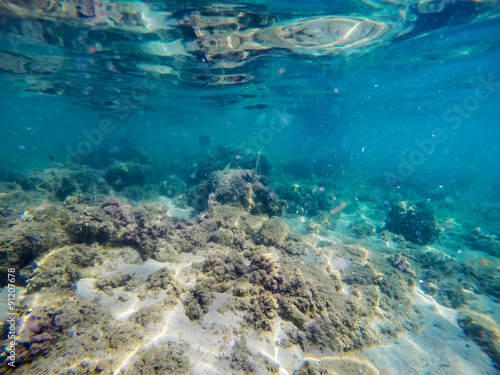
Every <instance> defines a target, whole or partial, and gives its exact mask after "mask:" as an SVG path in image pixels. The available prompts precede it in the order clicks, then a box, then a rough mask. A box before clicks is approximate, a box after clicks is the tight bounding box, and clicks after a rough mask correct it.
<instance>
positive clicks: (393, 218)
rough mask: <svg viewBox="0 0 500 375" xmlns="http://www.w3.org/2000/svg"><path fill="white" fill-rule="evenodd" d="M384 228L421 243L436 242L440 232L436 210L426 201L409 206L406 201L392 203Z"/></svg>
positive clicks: (408, 239)
mask: <svg viewBox="0 0 500 375" xmlns="http://www.w3.org/2000/svg"><path fill="white" fill-rule="evenodd" d="M384 229H386V230H388V231H391V232H393V233H396V234H401V235H403V236H404V237H405V239H406V240H407V241H411V242H413V243H416V244H419V245H426V244H429V243H432V242H434V241H435V240H436V239H437V238H438V236H439V233H440V231H439V228H438V225H437V222H436V218H435V217H434V211H433V210H432V208H431V207H430V206H429V205H428V204H427V203H425V202H418V203H416V204H415V205H413V206H409V207H407V205H406V203H404V202H400V203H398V204H393V205H391V207H390V208H389V212H388V213H387V218H386V221H385V226H384Z"/></svg>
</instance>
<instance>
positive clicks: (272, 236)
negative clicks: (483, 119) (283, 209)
mask: <svg viewBox="0 0 500 375" xmlns="http://www.w3.org/2000/svg"><path fill="white" fill-rule="evenodd" d="M288 233H290V228H289V227H288V225H287V224H286V223H285V222H284V221H283V220H282V219H280V218H279V217H276V216H275V217H272V218H270V219H267V220H266V221H264V223H263V224H262V226H261V227H260V229H259V231H258V232H257V234H256V235H255V242H256V243H257V244H262V245H266V246H276V245H279V244H280V243H281V242H283V240H284V239H285V238H286V236H287V235H288Z"/></svg>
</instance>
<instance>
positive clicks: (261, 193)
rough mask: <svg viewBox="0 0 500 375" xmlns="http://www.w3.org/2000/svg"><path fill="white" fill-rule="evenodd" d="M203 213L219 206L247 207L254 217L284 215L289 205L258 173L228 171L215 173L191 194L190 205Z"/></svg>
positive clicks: (239, 170)
mask: <svg viewBox="0 0 500 375" xmlns="http://www.w3.org/2000/svg"><path fill="white" fill-rule="evenodd" d="M188 203H189V204H190V205H191V206H193V207H195V208H196V209H197V210H199V211H203V210H206V209H207V208H210V207H213V206H214V205H217V204H227V205H231V206H234V207H243V208H244V209H245V210H246V211H248V212H250V213H252V214H267V215H269V216H281V215H283V213H284V212H285V206H286V202H285V201H283V200H281V199H279V198H278V196H277V195H276V194H275V193H274V191H273V190H272V189H271V188H270V187H269V181H268V180H267V179H266V178H264V177H262V176H261V175H259V174H258V173H257V172H256V171H255V170H247V169H225V170H222V171H216V172H213V173H212V174H211V175H210V178H209V179H207V180H206V181H204V182H203V183H201V184H200V185H199V186H198V187H197V188H196V189H195V190H194V191H192V192H191V194H190V200H189V202H188Z"/></svg>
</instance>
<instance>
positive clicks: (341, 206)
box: [330, 202, 347, 215]
mask: <svg viewBox="0 0 500 375" xmlns="http://www.w3.org/2000/svg"><path fill="white" fill-rule="evenodd" d="M345 206H347V203H345V202H342V203H340V204H339V205H338V206H337V207H335V208H333V209H332V210H331V211H330V215H334V214H336V213H337V212H339V211H341V210H343V209H344V207H345Z"/></svg>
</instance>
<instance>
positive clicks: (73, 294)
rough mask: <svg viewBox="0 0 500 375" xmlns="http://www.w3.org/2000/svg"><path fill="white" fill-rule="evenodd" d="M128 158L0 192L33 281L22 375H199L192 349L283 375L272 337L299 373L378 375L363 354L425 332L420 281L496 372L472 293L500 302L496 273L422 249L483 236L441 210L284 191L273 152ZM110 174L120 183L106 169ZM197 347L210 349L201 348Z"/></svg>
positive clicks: (10, 256) (22, 181) (24, 179)
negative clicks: (269, 345) (418, 301)
mask: <svg viewBox="0 0 500 375" xmlns="http://www.w3.org/2000/svg"><path fill="white" fill-rule="evenodd" d="M131 147H132V146H131ZM133 148H134V149H136V146H133ZM122 151H123V153H122V154H120V156H119V155H118V154H115V155H114V157H113V158H106V157H103V160H100V161H99V162H98V163H96V162H95V161H92V162H91V163H90V164H91V165H80V166H62V165H56V166H54V167H52V168H48V169H44V170H41V169H35V170H31V171H26V172H22V173H20V172H19V173H11V174H9V175H8V176H7V177H6V179H5V180H4V181H3V182H2V185H1V190H2V193H1V195H0V199H1V207H2V210H1V216H0V223H1V225H2V227H3V228H4V230H3V232H2V241H1V243H0V251H1V253H0V256H1V257H2V267H1V268H0V274H1V275H2V277H3V276H4V275H6V274H7V269H9V268H15V269H16V270H19V272H18V274H17V277H18V280H19V281H20V284H21V281H22V283H26V285H27V287H26V291H25V293H24V298H23V300H22V302H21V303H20V304H19V306H18V307H17V309H18V310H17V311H18V312H19V316H20V317H22V319H21V320H20V321H19V323H18V324H19V332H20V334H19V337H18V342H17V348H18V349H17V350H18V354H17V361H18V362H17V363H18V366H19V369H18V370H16V372H17V373H25V374H28V373H32V372H33V371H35V369H36V371H37V373H39V374H42V373H47V374H48V373H61V374H62V373H64V371H65V370H63V369H64V368H66V367H67V366H73V367H74V368H76V369H78V371H79V372H78V373H83V372H85V371H90V373H113V372H116V371H117V369H120V371H121V372H122V373H125V374H133V373H137V371H139V370H138V368H139V367H137V366H140V368H141V370H140V371H146V370H144V369H147V368H151V369H153V368H154V369H155V370H151V371H155V372H151V373H162V371H165V372H169V373H179V374H180V373H189V372H190V371H193V366H195V365H193V362H192V361H191V360H190V359H189V358H190V357H191V356H192V355H194V354H192V353H194V352H193V351H195V352H196V353H197V354H196V355H197V356H201V357H202V358H204V360H205V361H207V363H214V362H213V361H214V357H213V356H212V354H211V353H218V354H217V355H218V356H221V355H222V356H223V358H218V359H217V364H216V365H217V366H220V368H227V369H228V371H231V372H234V373H249V372H250V373H252V372H254V373H263V372H266V373H267V372H271V373H273V372H276V371H278V369H279V368H280V367H281V366H285V365H284V364H283V363H277V362H276V361H275V360H271V359H270V357H267V356H265V355H263V354H262V353H264V352H262V351H261V352H256V351H255V348H256V347H260V346H261V345H264V344H263V343H264V342H265V340H267V339H266V337H267V338H269V337H274V336H275V335H278V337H279V339H278V340H277V341H274V345H276V347H277V348H279V349H280V351H283V353H288V352H290V353H296V354H297V353H302V354H297V355H298V357H296V359H288V360H287V361H288V362H286V363H287V364H286V366H289V368H295V369H296V372H295V373H297V374H300V373H311V371H314V372H313V373H320V372H322V371H323V372H324V371H327V372H328V371H332V372H335V371H337V370H336V369H338V366H339V365H340V364H339V363H336V362H332V363H330V362H328V361H324V362H322V363H321V364H319V363H315V362H310V361H307V360H304V361H303V362H302V360H301V359H300V358H303V357H305V356H306V353H346V355H345V356H344V357H340V358H342V361H343V362H342V363H343V365H342V366H347V367H346V368H349V369H351V370H352V371H365V373H374V374H375V373H377V372H375V370H374V369H375V367H374V365H373V364H372V363H371V362H370V361H369V360H368V359H366V358H365V359H363V360H360V359H358V357H356V356H357V355H359V353H361V352H362V351H363V350H365V349H366V348H370V347H372V346H377V345H379V344H381V343H383V342H386V341H387V340H388V339H390V338H393V337H399V336H401V335H403V336H404V335H405V334H412V335H416V334H418V332H419V331H420V330H425V329H426V328H425V326H426V325H425V321H424V320H425V315H424V311H422V309H421V308H419V307H417V306H416V305H415V304H414V302H412V295H413V290H414V288H415V285H417V284H420V285H421V288H422V289H423V290H424V291H425V292H426V293H427V294H428V295H429V296H432V297H433V298H435V300H436V301H438V302H439V304H440V305H442V306H447V307H450V308H451V307H452V308H457V309H460V311H461V312H460V314H461V315H460V317H459V320H458V322H459V324H460V326H461V327H463V330H464V332H465V334H466V335H467V336H468V337H469V338H470V339H471V340H472V341H473V342H475V343H476V344H475V345H477V346H470V347H471V349H470V350H479V349H475V348H482V350H484V352H485V353H486V354H487V355H489V356H490V358H491V359H492V360H493V362H494V363H495V364H496V366H498V365H499V362H498V358H499V351H498V325H497V324H496V323H494V322H493V321H490V320H488V319H487V318H482V317H481V316H480V315H479V313H478V312H476V311H474V310H473V309H471V308H469V307H468V306H469V304H470V303H471V302H473V301H474V298H471V296H472V292H473V293H474V294H477V295H484V296H489V297H491V298H498V297H499V295H498V288H496V287H495V286H493V285H492V283H491V282H490V280H491V274H490V272H491V270H492V268H491V267H490V266H489V265H487V264H485V265H484V267H481V268H478V267H471V266H470V265H469V264H468V263H467V262H463V261H461V260H460V257H459V256H458V255H455V256H450V255H449V254H447V253H446V252H444V251H442V250H438V247H436V248H432V249H431V248H429V247H428V246H425V245H429V244H437V245H436V246H439V243H440V241H456V243H457V244H465V243H474V242H479V243H482V241H483V237H482V236H481V235H479V234H478V235H477V236H476V237H472V236H471V234H470V231H469V230H468V229H467V227H464V228H458V227H457V228H454V229H453V233H452V232H449V231H447V230H445V229H444V228H443V227H442V225H444V226H445V227H446V225H447V224H446V219H445V218H442V217H440V216H439V214H438V212H439V209H438V210H437V211H434V209H432V207H431V206H430V205H429V204H428V203H418V202H417V203H416V204H415V205H414V206H407V205H406V204H404V203H397V202H399V201H400V198H401V197H400V196H399V195H398V194H395V193H392V192H389V191H388V192H387V193H386V196H385V197H380V196H378V192H377V193H376V195H375V196H373V195H371V193H370V192H373V190H372V189H363V188H360V191H359V192H358V193H359V196H363V197H364V198H363V199H358V200H352V201H351V198H350V197H349V194H352V191H351V190H350V189H349V188H348V187H347V185H345V184H344V183H343V182H342V181H335V184H333V185H328V183H325V184H323V182H325V181H323V182H322V185H321V186H322V187H323V188H322V189H318V188H317V187H316V188H314V189H312V188H311V187H310V186H309V187H308V185H307V184H304V185H302V184H300V185H299V184H298V183H297V182H294V181H297V180H295V177H294V176H289V177H287V176H286V175H283V174H280V175H279V180H280V181H279V183H277V184H274V183H273V178H275V177H276V174H274V173H273V169H272V166H271V163H270V162H269V161H267V159H266V158H265V156H264V155H260V154H259V155H251V154H248V153H247V154H245V153H243V152H239V151H237V150H233V149H230V148H224V147H218V148H215V149H213V150H212V151H207V153H206V154H202V155H200V159H199V161H197V163H196V172H193V171H192V163H186V165H184V167H181V168H180V170H182V172H181V173H180V174H178V175H173V174H169V175H168V178H167V179H165V180H163V179H162V178H161V177H162V173H161V171H158V170H157V168H158V166H156V165H155V164H154V163H153V162H152V161H150V159H149V158H143V159H142V161H141V162H140V163H139V162H135V161H134V162H131V161H127V159H128V156H121V155H129V154H130V153H128V152H125V151H126V150H122ZM140 154H141V155H142V154H143V151H142V150H141V152H140ZM120 158H123V159H125V160H120ZM207 160H208V161H210V162H208V163H207V162H206V161H207ZM214 160H217V161H219V162H217V163H216V162H212V161H214ZM130 163H134V164H133V165H136V166H137V165H140V171H141V172H140V173H139V175H138V174H137V173H138V172H137V171H138V170H139V169H135V167H131V168H129V167H130ZM92 165H93V166H99V168H95V167H93V166H92ZM117 166H120V171H121V172H120V174H115V172H113V173H111V172H110V171H114V170H115V168H118V167H117ZM193 173H194V174H195V176H193ZM117 178H118V179H119V181H120V182H119V183H117ZM276 178H277V177H276ZM309 183H312V181H310V182H309ZM275 185H276V188H275V187H274V186H275ZM356 195H358V194H356ZM337 196H338V197H342V202H343V203H341V204H339V201H340V199H338V198H337ZM388 201H392V202H394V203H391V204H387V203H384V202H388ZM346 202H347V203H346ZM381 223H383V224H381ZM440 223H442V225H441V224H440ZM447 228H448V227H447ZM476 233H477V232H476ZM332 234H335V235H333V236H332ZM489 241H490V242H491V241H492V242H493V243H495V244H496V245H495V246H498V242H496V239H494V238H490V239H489ZM433 246H434V245H433ZM460 246H461V245H460ZM479 247H481V246H479ZM467 251H468V252H472V253H473V252H475V251H476V250H474V248H472V247H471V250H467ZM488 262H489V261H488ZM492 262H494V261H492ZM493 264H496V263H492V266H493ZM2 280H5V278H3V279H2ZM485 319H486V320H485ZM4 327H5V325H4ZM158 335H160V336H158ZM200 335H204V336H205V335H209V336H210V337H213V338H214V339H213V340H215V341H213V340H212V341H209V342H208V343H206V344H203V349H195V348H196V346H197V345H198V344H197V343H198V338H199V337H200ZM163 336H164V337H169V340H167V341H162V340H160V343H159V344H158V345H154V346H150V345H143V344H141V343H144V342H151V340H158V337H160V338H161V337H163ZM155 337H156V339H155ZM176 337H177V338H176ZM217 340H219V341H217ZM220 340H222V341H220ZM262 340H264V341H262ZM223 342H228V343H231V344H229V345H226V344H222V343H223ZM250 342H252V344H250ZM83 347H84V348H85V354H83V352H82V348H83ZM198 350H201V351H198ZM262 350H264V349H262ZM131 353H132V356H133V357H134V360H133V361H128V360H127V359H126V358H128V356H130V355H131ZM257 353H261V354H257ZM347 353H352V355H347ZM356 353H358V354H356ZM84 357H85V358H86V359H83V358H84ZM4 358H5V357H4ZM56 358H57V360H58V361H59V363H60V366H61V367H58V368H57V369H56V370H54V367H53V361H54V360H55V359H56ZM74 358H81V360H80V362H77V363H75V362H74ZM283 358H285V357H283ZM287 358H288V357H287ZM290 358H291V357H290ZM359 358H360V357H359ZM6 361H7V360H6V359H4V362H3V366H4V367H3V368H4V369H5V370H6V369H7V367H6V366H7V365H6V363H7V362H6ZM139 363H140V365H139ZM214 365H215V364H214ZM160 369H161V370H160ZM351 370H349V371H351ZM147 371H149V370H147ZM347 373H349V372H347Z"/></svg>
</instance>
